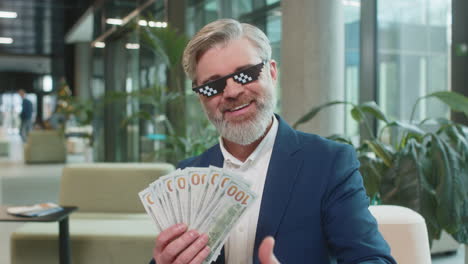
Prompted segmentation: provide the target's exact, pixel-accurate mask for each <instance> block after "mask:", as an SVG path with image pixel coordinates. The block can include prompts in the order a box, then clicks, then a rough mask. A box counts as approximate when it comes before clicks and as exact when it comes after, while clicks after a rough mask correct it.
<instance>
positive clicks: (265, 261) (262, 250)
mask: <svg viewBox="0 0 468 264" xmlns="http://www.w3.org/2000/svg"><path fill="white" fill-rule="evenodd" d="M274 246H275V239H274V238H273V237H271V236H269V237H266V238H265V239H264V240H263V241H262V243H261V244H260V247H259V249H258V258H259V259H260V263H262V264H279V261H278V260H277V259H276V257H275V255H274V254H273V247H274Z"/></svg>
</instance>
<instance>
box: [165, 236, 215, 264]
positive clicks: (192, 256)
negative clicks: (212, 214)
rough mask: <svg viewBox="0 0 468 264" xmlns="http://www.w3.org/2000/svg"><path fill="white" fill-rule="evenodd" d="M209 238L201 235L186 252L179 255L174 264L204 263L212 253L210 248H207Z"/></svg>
mask: <svg viewBox="0 0 468 264" xmlns="http://www.w3.org/2000/svg"><path fill="white" fill-rule="evenodd" d="M207 243H208V236H207V235H206V234H202V235H200V236H199V237H198V238H197V240H195V242H193V243H192V244H191V245H190V246H189V247H188V248H187V249H186V250H184V251H183V252H182V253H180V254H179V256H178V257H177V258H176V260H175V261H174V263H181V264H182V263H202V262H203V261H204V260H205V259H206V257H208V255H209V253H210V248H209V247H207V246H206V244H207Z"/></svg>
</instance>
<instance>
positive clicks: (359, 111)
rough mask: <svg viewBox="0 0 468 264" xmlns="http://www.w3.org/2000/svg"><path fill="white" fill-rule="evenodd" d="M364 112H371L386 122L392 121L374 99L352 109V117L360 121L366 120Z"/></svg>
mask: <svg viewBox="0 0 468 264" xmlns="http://www.w3.org/2000/svg"><path fill="white" fill-rule="evenodd" d="M364 113H367V114H370V115H372V116H373V117H375V118H377V119H378V120H380V121H383V122H385V123H386V124H388V123H389V122H390V120H389V119H388V118H387V116H386V115H385V114H384V112H383V111H382V110H381V109H380V107H379V106H378V105H377V104H376V103H375V102H374V101H371V102H365V103H362V104H360V105H357V106H355V107H353V109H351V115H352V117H353V118H354V120H356V121H358V122H362V121H364V118H365V117H364V115H363V114H364Z"/></svg>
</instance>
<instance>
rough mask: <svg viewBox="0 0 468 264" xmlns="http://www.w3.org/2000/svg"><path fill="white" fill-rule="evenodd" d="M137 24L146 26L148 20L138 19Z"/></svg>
mask: <svg viewBox="0 0 468 264" xmlns="http://www.w3.org/2000/svg"><path fill="white" fill-rule="evenodd" d="M138 25H140V26H144V27H146V26H147V25H148V22H147V21H146V20H140V21H138Z"/></svg>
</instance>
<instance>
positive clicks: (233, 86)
mask: <svg viewBox="0 0 468 264" xmlns="http://www.w3.org/2000/svg"><path fill="white" fill-rule="evenodd" d="M243 91H244V86H243V85H242V84H240V83H237V82H235V81H234V80H233V79H232V78H229V79H227V80H226V87H225V88H224V91H223V97H225V98H236V97H238V96H239V95H240V94H241V93H242V92H243Z"/></svg>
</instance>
